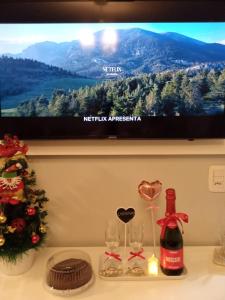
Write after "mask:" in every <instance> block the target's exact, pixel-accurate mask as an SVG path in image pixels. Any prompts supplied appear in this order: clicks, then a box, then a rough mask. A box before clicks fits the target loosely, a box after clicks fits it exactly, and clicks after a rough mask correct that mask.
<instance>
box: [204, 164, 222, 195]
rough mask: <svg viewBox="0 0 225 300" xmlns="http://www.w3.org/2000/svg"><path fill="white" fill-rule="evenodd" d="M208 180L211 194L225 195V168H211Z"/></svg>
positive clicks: (218, 166) (220, 166) (219, 166)
mask: <svg viewBox="0 0 225 300" xmlns="http://www.w3.org/2000/svg"><path fill="white" fill-rule="evenodd" d="M208 179H209V191H210V192H214V193H225V166H223V165H217V166H210V167H209V178H208Z"/></svg>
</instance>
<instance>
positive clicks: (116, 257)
mask: <svg viewBox="0 0 225 300" xmlns="http://www.w3.org/2000/svg"><path fill="white" fill-rule="evenodd" d="M105 254H106V255H107V256H109V257H113V258H115V259H116V260H119V261H121V257H120V255H119V254H117V253H114V252H107V251H105ZM109 257H108V258H109Z"/></svg>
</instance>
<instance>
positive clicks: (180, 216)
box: [157, 213, 188, 238]
mask: <svg viewBox="0 0 225 300" xmlns="http://www.w3.org/2000/svg"><path fill="white" fill-rule="evenodd" d="M182 221H183V222H185V223H188V215H187V214H185V213H174V214H171V215H169V216H167V217H165V218H163V219H160V220H158V221H157V224H158V225H160V226H162V231H161V238H164V234H165V231H166V227H168V225H169V224H171V223H172V224H177V222H179V223H180V225H181V228H182V234H183V233H184V231H183V224H182Z"/></svg>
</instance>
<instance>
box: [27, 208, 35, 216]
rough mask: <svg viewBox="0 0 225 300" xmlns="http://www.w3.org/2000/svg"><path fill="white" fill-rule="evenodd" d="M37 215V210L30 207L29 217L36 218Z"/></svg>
mask: <svg viewBox="0 0 225 300" xmlns="http://www.w3.org/2000/svg"><path fill="white" fill-rule="evenodd" d="M35 214H36V209H35V208H34V207H28V208H27V215H28V216H34V215H35Z"/></svg>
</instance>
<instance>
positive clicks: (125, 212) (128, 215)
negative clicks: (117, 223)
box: [117, 207, 135, 223]
mask: <svg viewBox="0 0 225 300" xmlns="http://www.w3.org/2000/svg"><path fill="white" fill-rule="evenodd" d="M117 216H118V218H119V219H120V220H121V221H123V222H124V223H128V222H129V221H130V220H132V219H133V217H134V216H135V210H134V208H131V207H130V208H128V209H124V208H119V209H117Z"/></svg>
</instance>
